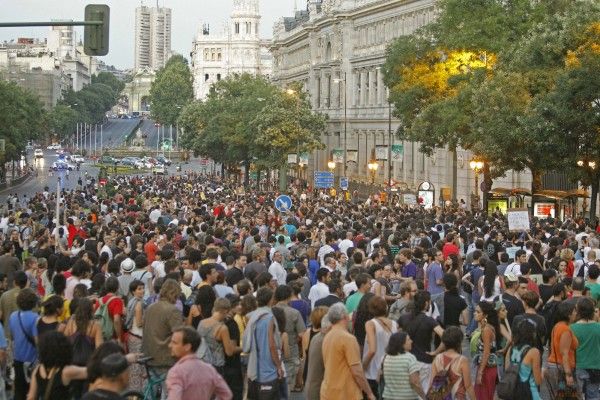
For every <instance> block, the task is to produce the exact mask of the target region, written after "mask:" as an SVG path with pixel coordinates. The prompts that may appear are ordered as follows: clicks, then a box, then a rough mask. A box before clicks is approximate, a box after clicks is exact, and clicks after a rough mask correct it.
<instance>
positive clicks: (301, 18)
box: [283, 10, 310, 32]
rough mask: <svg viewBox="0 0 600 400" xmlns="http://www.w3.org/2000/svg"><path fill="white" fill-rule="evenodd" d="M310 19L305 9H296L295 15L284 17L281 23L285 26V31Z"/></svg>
mask: <svg viewBox="0 0 600 400" xmlns="http://www.w3.org/2000/svg"><path fill="white" fill-rule="evenodd" d="M309 19H310V15H309V13H308V11H307V10H300V11H296V15H294V16H293V17H284V18H283V25H284V26H285V30H286V32H289V31H291V30H293V29H294V28H296V27H298V26H300V25H302V24H303V23H305V22H307V21H308V20H309Z"/></svg>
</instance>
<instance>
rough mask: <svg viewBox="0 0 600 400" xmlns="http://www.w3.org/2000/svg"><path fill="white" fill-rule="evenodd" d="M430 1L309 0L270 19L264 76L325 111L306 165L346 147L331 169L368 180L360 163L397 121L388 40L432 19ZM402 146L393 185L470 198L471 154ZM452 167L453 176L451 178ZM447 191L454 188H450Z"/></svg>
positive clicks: (517, 177) (317, 166)
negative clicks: (388, 81) (297, 90)
mask: <svg viewBox="0 0 600 400" xmlns="http://www.w3.org/2000/svg"><path fill="white" fill-rule="evenodd" d="M435 13H436V10H435V0H322V1H319V0H310V1H309V3H308V5H307V9H306V10H303V11H300V12H296V14H295V15H294V16H293V17H290V18H281V19H280V20H278V21H277V22H276V23H275V26H274V32H273V42H272V45H271V51H272V54H273V73H272V80H273V81H274V82H275V83H276V84H277V85H279V86H281V87H282V88H285V87H287V86H289V85H291V84H301V85H302V87H303V88H304V90H305V91H307V92H308V93H309V95H310V98H311V102H312V105H313V108H314V110H316V111H319V112H322V113H325V114H327V115H328V116H329V121H328V130H327V132H325V134H324V136H323V142H324V143H325V144H326V149H325V150H320V151H316V152H315V153H314V154H312V155H311V157H310V161H309V165H308V171H309V174H311V173H312V172H313V171H316V170H321V171H326V170H327V162H328V161H330V160H331V159H332V150H334V149H342V150H343V149H346V150H348V152H347V160H354V161H355V162H353V161H350V162H348V163H347V170H346V171H345V172H344V167H343V162H338V165H337V167H336V170H335V173H336V177H337V176H343V175H344V174H345V175H347V176H348V177H350V181H353V180H355V181H365V182H369V181H370V180H371V177H372V175H371V172H370V170H369V169H368V164H369V162H370V161H372V158H373V156H374V152H375V149H376V147H378V146H387V145H388V144H389V143H390V137H391V136H392V135H390V128H391V131H392V132H395V131H396V130H397V129H398V126H399V123H400V121H398V120H396V119H395V118H391V124H390V105H389V104H388V100H387V99H388V93H387V88H386V87H385V85H384V83H383V73H382V71H381V67H382V65H383V64H384V62H385V57H386V49H387V47H388V45H389V44H390V43H391V42H392V41H393V40H394V39H396V38H398V37H400V36H401V35H407V34H410V33H412V32H413V31H414V30H416V29H418V28H419V27H422V26H424V25H426V24H428V23H429V22H431V21H433V19H434V18H435ZM391 143H392V145H396V149H397V148H398V147H397V145H403V155H402V157H401V158H402V160H401V161H394V162H392V179H393V180H394V182H396V183H397V186H398V187H400V188H407V189H408V190H412V191H416V190H417V188H418V187H419V185H420V184H421V183H422V182H425V181H427V182H430V183H432V184H433V187H434V188H435V189H436V194H435V197H436V202H438V201H439V197H440V194H441V192H442V189H445V190H444V192H445V193H450V194H451V197H454V196H452V195H454V194H455V197H456V198H457V199H464V200H465V201H466V202H467V203H468V202H469V201H470V195H471V194H472V193H473V192H474V185H475V176H474V172H473V171H472V170H471V169H470V167H469V161H470V160H471V158H472V155H471V154H470V153H469V152H467V151H464V150H462V149H459V150H458V151H457V152H456V153H457V154H456V156H455V155H454V154H453V153H452V152H450V151H448V150H444V149H439V150H437V151H436V152H435V153H434V154H433V155H432V156H426V155H424V154H422V153H421V152H420V151H419V145H418V143H412V142H408V141H401V140H399V139H395V138H393V139H392V142H391ZM385 153H386V151H383V152H381V153H380V155H381V156H382V157H381V158H386V160H380V161H379V162H378V166H379V168H378V170H377V172H376V174H375V180H376V182H379V183H381V184H383V183H384V182H386V181H387V178H388V170H389V163H388V161H387V154H385ZM454 168H456V176H457V179H456V180H455V179H453V172H454ZM530 185H531V179H530V177H529V176H528V175H526V174H518V173H514V174H513V173H511V174H508V175H507V177H506V178H504V179H500V180H498V181H497V182H495V186H503V187H530ZM453 189H454V190H455V191H456V192H455V193H454V191H453Z"/></svg>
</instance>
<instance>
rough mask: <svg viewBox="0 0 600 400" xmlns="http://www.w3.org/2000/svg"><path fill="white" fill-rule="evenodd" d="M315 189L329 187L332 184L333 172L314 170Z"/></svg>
mask: <svg viewBox="0 0 600 400" xmlns="http://www.w3.org/2000/svg"><path fill="white" fill-rule="evenodd" d="M314 178H315V189H329V188H332V187H333V186H334V181H335V179H334V176H333V172H329V171H315V175H314Z"/></svg>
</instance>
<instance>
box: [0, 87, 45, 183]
mask: <svg viewBox="0 0 600 400" xmlns="http://www.w3.org/2000/svg"><path fill="white" fill-rule="evenodd" d="M46 131H47V116H46V112H45V111H44V109H43V106H42V103H41V102H40V100H39V98H38V96H36V95H35V94H33V93H31V92H30V91H28V90H25V89H22V88H20V87H19V86H17V85H16V84H15V83H12V82H7V81H4V80H1V79H0V138H1V139H4V140H5V151H4V153H1V154H0V175H1V176H2V177H3V178H4V177H6V170H5V162H7V161H18V160H20V158H21V155H22V154H23V152H24V151H25V146H26V145H27V142H28V141H29V140H35V139H37V138H39V137H42V135H43V134H45V133H46Z"/></svg>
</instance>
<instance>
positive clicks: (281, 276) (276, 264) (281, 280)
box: [269, 251, 287, 285]
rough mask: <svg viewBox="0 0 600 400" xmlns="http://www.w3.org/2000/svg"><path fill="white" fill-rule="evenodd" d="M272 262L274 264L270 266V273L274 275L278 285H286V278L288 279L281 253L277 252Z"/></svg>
mask: <svg viewBox="0 0 600 400" xmlns="http://www.w3.org/2000/svg"><path fill="white" fill-rule="evenodd" d="M272 260H273V262H272V263H271V265H270V266H269V273H270V274H271V275H273V278H275V280H276V281H277V284H278V285H285V278H286V277H287V273H286V272H285V269H284V268H283V266H282V265H281V261H283V256H282V255H281V252H279V251H276V252H275V253H274V254H273V258H272Z"/></svg>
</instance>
